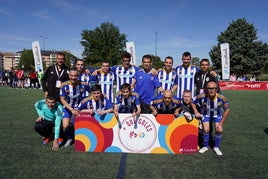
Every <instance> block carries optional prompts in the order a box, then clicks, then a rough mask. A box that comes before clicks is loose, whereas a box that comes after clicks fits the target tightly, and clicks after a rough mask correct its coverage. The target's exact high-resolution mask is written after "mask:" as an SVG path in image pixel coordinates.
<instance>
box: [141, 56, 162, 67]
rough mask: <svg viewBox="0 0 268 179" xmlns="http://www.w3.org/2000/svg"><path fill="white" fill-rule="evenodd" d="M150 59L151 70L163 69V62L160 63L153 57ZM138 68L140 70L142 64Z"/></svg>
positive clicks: (159, 60)
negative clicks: (151, 62)
mask: <svg viewBox="0 0 268 179" xmlns="http://www.w3.org/2000/svg"><path fill="white" fill-rule="evenodd" d="M151 57H152V61H153V64H152V68H154V69H156V70H157V69H159V68H163V66H164V62H163V61H161V59H160V57H158V56H155V55H151ZM141 63H142V62H141ZM139 67H140V68H142V64H141V65H140V66H139Z"/></svg>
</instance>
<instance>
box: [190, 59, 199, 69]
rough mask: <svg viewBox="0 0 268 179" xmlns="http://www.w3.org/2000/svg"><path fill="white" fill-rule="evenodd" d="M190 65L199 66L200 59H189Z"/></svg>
mask: <svg viewBox="0 0 268 179" xmlns="http://www.w3.org/2000/svg"><path fill="white" fill-rule="evenodd" d="M191 61H192V62H191V63H192V65H195V66H198V67H199V66H200V65H199V62H200V59H199V58H198V57H193V58H192V59H191Z"/></svg>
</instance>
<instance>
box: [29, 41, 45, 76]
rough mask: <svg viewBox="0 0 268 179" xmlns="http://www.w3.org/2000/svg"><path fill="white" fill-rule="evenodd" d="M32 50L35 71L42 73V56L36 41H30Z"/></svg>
mask: <svg viewBox="0 0 268 179" xmlns="http://www.w3.org/2000/svg"><path fill="white" fill-rule="evenodd" d="M32 50H33V56H34V64H35V71H37V72H42V73H43V63H42V56H41V50H40V45H39V42H38V41H34V42H32Z"/></svg>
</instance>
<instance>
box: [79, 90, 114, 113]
mask: <svg viewBox="0 0 268 179" xmlns="http://www.w3.org/2000/svg"><path fill="white" fill-rule="evenodd" d="M78 110H79V111H80V112H86V113H89V114H90V115H92V116H93V115H94V114H95V112H96V113H97V114H98V115H99V116H103V115H105V114H107V113H111V112H113V105H112V103H111V101H110V100H109V99H108V98H107V97H105V96H104V95H103V94H102V91H101V86H100V85H94V86H92V88H91V96H89V97H87V98H85V99H84V100H83V101H82V102H81V103H80V104H79V106H78Z"/></svg>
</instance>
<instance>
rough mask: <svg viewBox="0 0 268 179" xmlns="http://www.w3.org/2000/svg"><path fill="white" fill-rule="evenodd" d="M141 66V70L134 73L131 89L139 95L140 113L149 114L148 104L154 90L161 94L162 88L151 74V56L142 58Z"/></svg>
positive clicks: (156, 77) (156, 78)
mask: <svg viewBox="0 0 268 179" xmlns="http://www.w3.org/2000/svg"><path fill="white" fill-rule="evenodd" d="M142 66H143V68H142V69H140V70H139V71H137V72H136V73H135V75H134V77H133V82H132V84H131V87H132V88H134V91H135V92H136V93H138V94H139V97H140V101H141V111H142V113H151V110H150V103H151V101H152V99H153V98H154V94H155V90H156V89H158V90H159V91H160V92H163V88H162V87H161V84H160V83H159V80H158V76H157V75H153V74H152V73H151V69H152V57H151V55H144V56H143V57H142Z"/></svg>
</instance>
